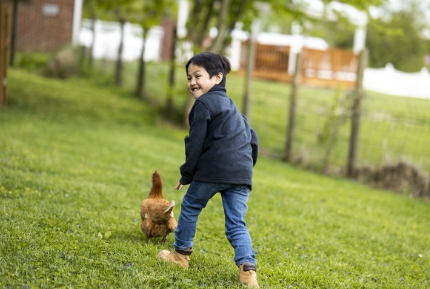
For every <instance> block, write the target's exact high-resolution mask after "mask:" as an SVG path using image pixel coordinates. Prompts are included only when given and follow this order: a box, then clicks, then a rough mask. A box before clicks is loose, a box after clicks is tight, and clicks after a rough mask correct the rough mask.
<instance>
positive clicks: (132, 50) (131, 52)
mask: <svg viewBox="0 0 430 289" xmlns="http://www.w3.org/2000/svg"><path fill="white" fill-rule="evenodd" d="M95 34H96V40H95V43H94V47H93V49H94V50H93V54H94V55H93V56H94V58H105V59H111V60H114V59H117V55H118V46H119V43H120V38H121V27H120V25H119V23H118V22H108V21H100V20H96V23H95ZM162 38H163V28H162V27H159V26H157V27H154V28H152V29H151V30H149V33H148V36H147V40H146V42H147V43H146V47H145V55H144V59H145V60H155V61H156V60H160V51H161V41H162ZM91 41H92V31H91V20H89V19H84V20H83V22H82V28H81V32H80V34H79V42H80V43H81V44H82V45H84V46H86V47H90V46H91ZM142 44H143V40H142V27H141V26H140V25H136V24H131V23H125V25H124V50H123V59H124V60H136V59H139V57H140V52H141V49H142Z"/></svg>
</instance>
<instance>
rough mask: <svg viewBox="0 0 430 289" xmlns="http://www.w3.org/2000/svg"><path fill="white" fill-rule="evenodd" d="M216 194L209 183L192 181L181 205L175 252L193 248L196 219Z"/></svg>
mask: <svg viewBox="0 0 430 289" xmlns="http://www.w3.org/2000/svg"><path fill="white" fill-rule="evenodd" d="M217 192H218V188H217V187H214V186H213V185H212V184H209V183H201V182H197V181H192V182H191V185H190V187H189V188H188V190H187V193H186V194H185V196H184V198H183V199H182V203H181V212H180V214H179V217H178V226H177V227H176V230H175V243H174V244H173V246H174V247H175V248H176V249H177V250H185V249H188V248H192V247H193V246H194V243H193V238H194V235H195V234H196V226H197V219H198V217H199V215H200V213H201V211H202V209H203V208H204V207H206V204H207V203H208V201H209V200H210V199H211V198H212V197H213V196H214V195H215V194H216V193H217Z"/></svg>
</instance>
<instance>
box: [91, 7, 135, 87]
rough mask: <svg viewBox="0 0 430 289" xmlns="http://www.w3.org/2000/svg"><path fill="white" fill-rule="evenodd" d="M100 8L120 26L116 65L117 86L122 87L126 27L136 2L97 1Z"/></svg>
mask: <svg viewBox="0 0 430 289" xmlns="http://www.w3.org/2000/svg"><path fill="white" fill-rule="evenodd" d="M97 1H98V7H99V8H100V9H102V10H104V11H106V12H107V13H108V14H111V15H112V14H113V15H114V16H115V18H116V20H117V21H118V22H119V24H120V35H121V36H120V43H119V46H118V53H117V60H116V63H115V84H116V85H117V86H121V84H122V67H123V62H122V52H123V49H124V25H125V23H126V22H127V18H128V17H130V14H131V13H134V11H133V5H132V4H133V2H134V1H136V0H97Z"/></svg>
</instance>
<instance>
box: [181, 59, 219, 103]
mask: <svg viewBox="0 0 430 289" xmlns="http://www.w3.org/2000/svg"><path fill="white" fill-rule="evenodd" d="M222 77H223V75H222V73H221V72H220V73H219V74H218V75H215V76H212V77H209V73H208V72H207V71H206V69H204V68H203V67H201V66H197V65H195V64H194V63H190V65H189V66H188V72H187V79H188V90H189V91H190V92H191V94H192V95H193V96H194V98H195V99H197V98H199V97H200V96H201V95H202V94H204V93H206V92H208V91H209V90H210V89H211V88H212V87H213V86H214V85H215V84H220V82H221V80H222Z"/></svg>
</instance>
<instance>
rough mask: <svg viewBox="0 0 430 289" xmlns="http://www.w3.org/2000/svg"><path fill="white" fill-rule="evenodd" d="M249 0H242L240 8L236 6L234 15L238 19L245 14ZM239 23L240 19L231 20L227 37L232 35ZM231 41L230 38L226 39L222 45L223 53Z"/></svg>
mask: <svg viewBox="0 0 430 289" xmlns="http://www.w3.org/2000/svg"><path fill="white" fill-rule="evenodd" d="M248 1H249V0H242V1H241V3H240V5H239V6H236V7H235V8H236V9H234V10H235V11H234V12H233V13H234V15H237V16H238V17H240V16H241V15H242V13H243V11H244V10H245V7H246V5H247V4H248ZM238 21H239V19H238V18H237V17H236V18H234V19H229V21H228V24H227V30H226V35H231V32H232V31H233V30H234V27H235V26H236V23H237V22H238ZM229 41H230V38H229V37H224V40H223V43H222V48H221V51H224V50H225V48H226V47H227V46H228V44H229Z"/></svg>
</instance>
